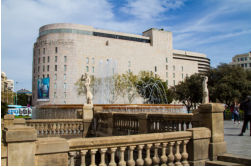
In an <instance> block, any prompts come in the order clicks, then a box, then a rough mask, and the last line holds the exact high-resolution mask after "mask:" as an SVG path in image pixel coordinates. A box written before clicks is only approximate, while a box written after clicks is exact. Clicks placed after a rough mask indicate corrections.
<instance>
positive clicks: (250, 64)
mask: <svg viewBox="0 0 251 167" xmlns="http://www.w3.org/2000/svg"><path fill="white" fill-rule="evenodd" d="M240 66H241V67H246V68H247V67H248V63H244V64H240ZM249 67H251V63H249Z"/></svg>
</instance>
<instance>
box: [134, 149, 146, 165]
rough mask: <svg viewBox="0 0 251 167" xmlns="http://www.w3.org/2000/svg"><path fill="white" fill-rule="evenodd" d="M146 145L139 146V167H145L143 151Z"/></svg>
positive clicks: (137, 162)
mask: <svg viewBox="0 0 251 167" xmlns="http://www.w3.org/2000/svg"><path fill="white" fill-rule="evenodd" d="M143 147H144V145H138V146H137V148H138V159H137V160H136V164H137V166H143V165H144V160H143V159H142V150H143Z"/></svg>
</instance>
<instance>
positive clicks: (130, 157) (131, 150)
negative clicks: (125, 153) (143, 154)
mask: <svg viewBox="0 0 251 167" xmlns="http://www.w3.org/2000/svg"><path fill="white" fill-rule="evenodd" d="M135 147H136V146H129V160H128V161H127V165H128V166H135V161H134V159H133V150H134V148H135Z"/></svg>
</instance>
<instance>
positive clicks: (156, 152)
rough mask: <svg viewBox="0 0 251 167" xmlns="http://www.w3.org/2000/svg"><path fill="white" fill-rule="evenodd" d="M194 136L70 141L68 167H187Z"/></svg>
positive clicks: (169, 135) (142, 136)
mask: <svg viewBox="0 0 251 167" xmlns="http://www.w3.org/2000/svg"><path fill="white" fill-rule="evenodd" d="M191 138H192V132H189V131H186V132H185V131H184V132H168V133H153V134H141V135H129V136H112V137H99V138H82V139H80V138H78V139H77V138H76V139H70V140H68V143H69V147H70V151H69V165H71V166H76V165H81V166H86V165H87V166H89V165H90V166H96V165H99V166H106V165H109V166H116V165H119V166H125V165H128V166H135V165H138V166H142V165H169V166H174V165H179V166H182V165H184V166H188V165H189V163H188V156H189V155H188V152H187V144H188V142H189V140H190V139H191Z"/></svg>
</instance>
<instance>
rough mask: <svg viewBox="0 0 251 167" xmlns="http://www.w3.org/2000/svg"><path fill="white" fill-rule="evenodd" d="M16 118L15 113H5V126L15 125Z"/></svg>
mask: <svg viewBox="0 0 251 167" xmlns="http://www.w3.org/2000/svg"><path fill="white" fill-rule="evenodd" d="M14 119H15V116H14V115H10V114H7V115H4V119H3V122H4V127H7V126H9V125H13V123H14Z"/></svg>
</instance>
